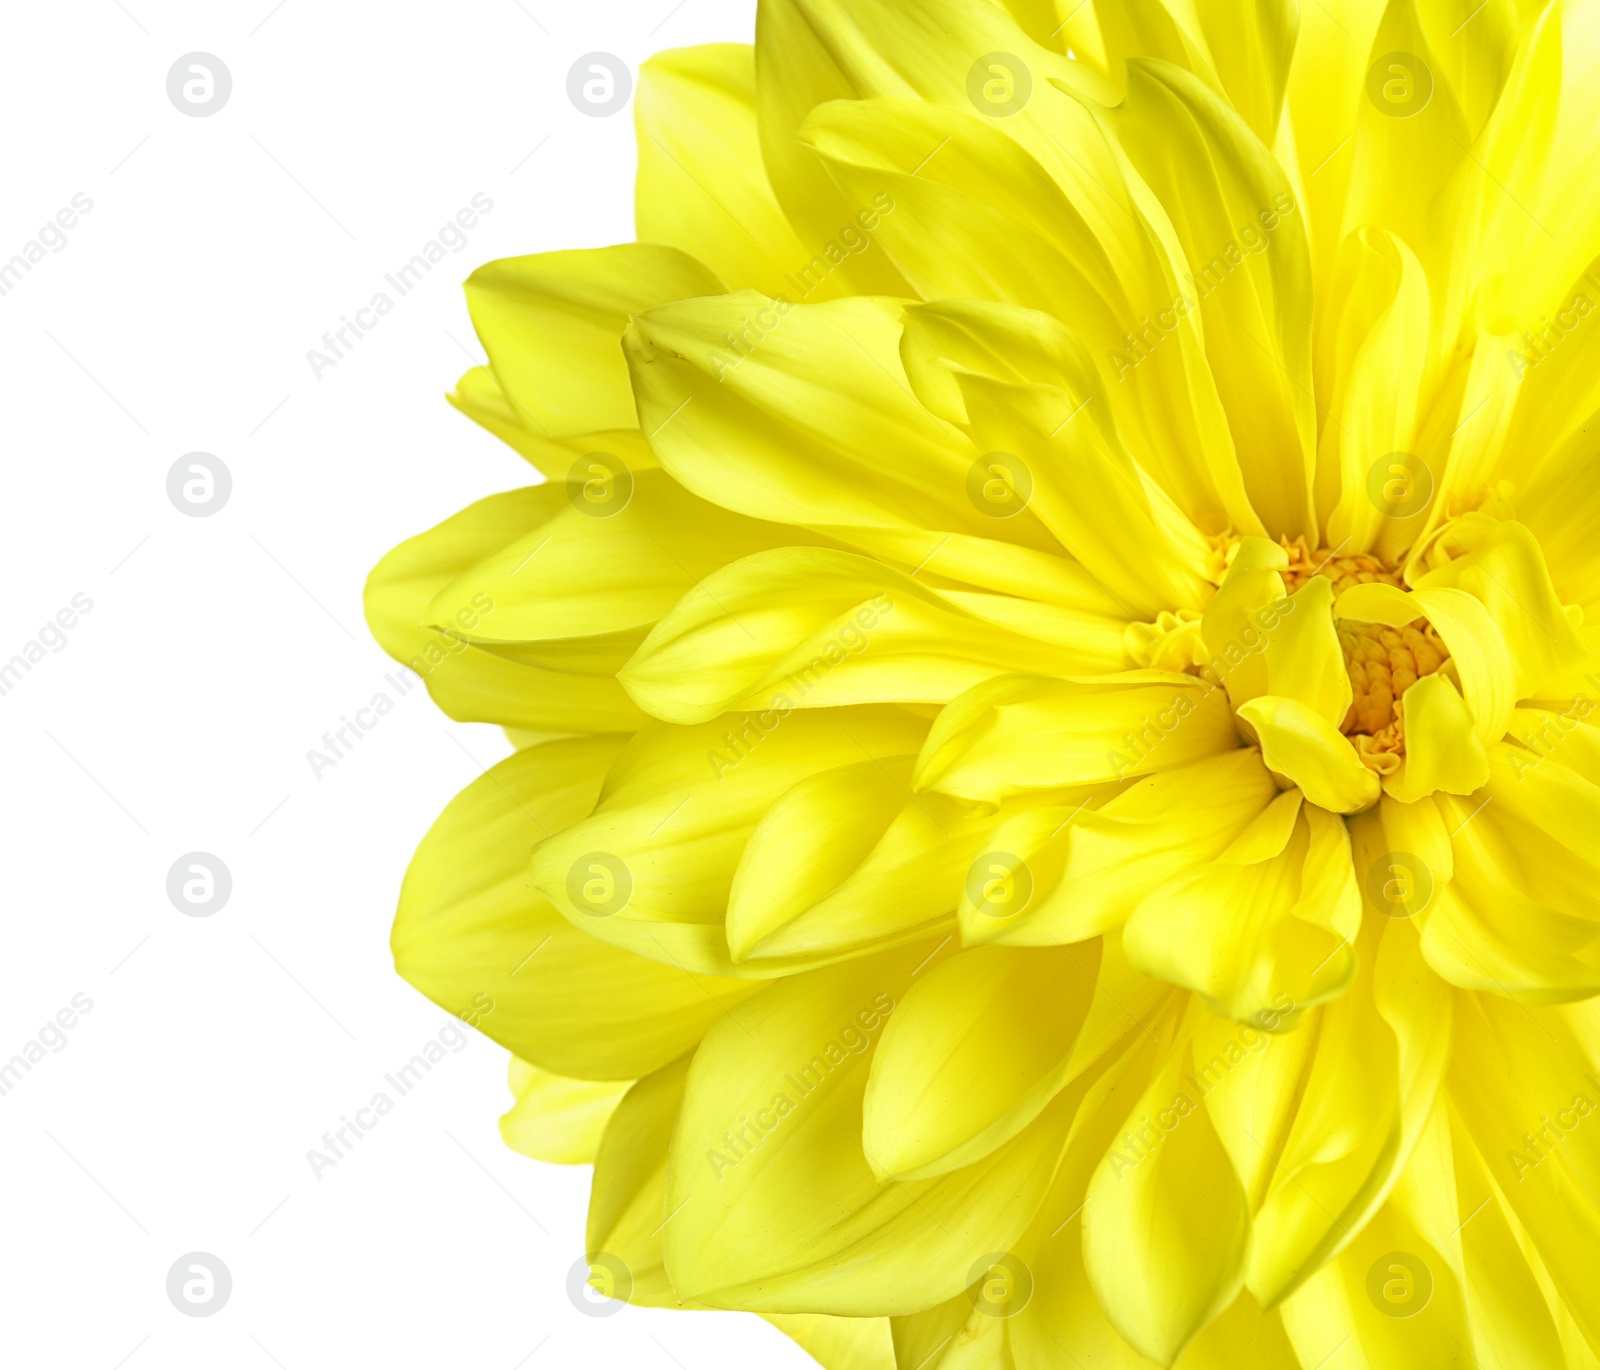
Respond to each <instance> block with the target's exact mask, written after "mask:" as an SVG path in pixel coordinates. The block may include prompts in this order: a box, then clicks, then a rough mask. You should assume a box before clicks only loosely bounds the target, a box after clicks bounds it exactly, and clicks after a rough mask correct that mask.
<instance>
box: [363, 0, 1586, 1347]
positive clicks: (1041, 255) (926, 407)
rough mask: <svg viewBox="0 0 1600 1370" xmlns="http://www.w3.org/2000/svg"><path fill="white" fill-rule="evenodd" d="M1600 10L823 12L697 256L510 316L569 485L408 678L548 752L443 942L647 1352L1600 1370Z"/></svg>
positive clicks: (659, 130) (715, 54)
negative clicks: (705, 1311)
mask: <svg viewBox="0 0 1600 1370" xmlns="http://www.w3.org/2000/svg"><path fill="white" fill-rule="evenodd" d="M1457 11H1459V13H1458V12H1457ZM1596 19H1597V11H1596V9H1595V6H1594V5H1593V3H1591V2H1590V0H1577V2H1576V3H1571V4H1564V3H1550V4H1545V3H1539V0H1524V2H1523V3H1517V4H1513V3H1511V0H1490V3H1489V4H1486V5H1480V6H1478V7H1477V8H1476V9H1473V8H1472V6H1471V4H1469V3H1467V0H1462V2H1461V3H1460V4H1450V3H1443V0H1441V3H1438V4H1422V3H1417V2H1414V0H1393V3H1390V4H1388V5H1386V6H1385V5H1383V4H1377V3H1367V2H1366V0H1339V3H1335V4H1333V5H1331V7H1325V6H1323V5H1321V4H1318V5H1315V6H1308V7H1306V8H1305V9H1304V10H1300V9H1299V7H1297V6H1296V5H1295V4H1293V3H1289V0H1282V2H1281V3H1280V2H1279V0H1263V3H1261V4H1258V5H1253V6H1244V7H1234V8H1231V9H1227V10H1226V11H1224V9H1223V8H1220V7H1217V6H1214V5H1207V4H1200V5H1184V4H1179V3H1176V0H1162V3H1156V4H1147V3H1141V2H1136V0H1093V3H1091V4H1085V5H1076V6H1073V5H1069V4H1067V3H1065V0H1062V3H1061V5H1060V6H1059V12H1058V7H1057V5H1056V4H1054V3H1035V2H1034V0H1009V3H1008V4H1007V5H1004V6H1002V5H1000V4H997V3H990V0H923V2H922V3H919V4H916V5H902V4H899V3H891V0H850V3H845V0H762V4H761V8H760V12H759V18H758V25H757V38H756V43H755V46H754V48H753V49H750V48H746V47H740V46H733V45H725V46H714V47H706V48H696V49H690V50H686V51H682V52H674V53H668V54H665V55H663V56H661V57H658V58H656V59H654V60H652V61H651V62H649V63H647V64H646V65H645V67H644V70H643V72H642V73H641V79H640V83H639V93H638V97H637V102H636V115H637V120H638V126H639V135H640V136H639V149H640V166H639V182H638V236H639V242H637V243H633V244H627V245H624V246H617V247H609V248H601V249H596V250H591V251H575V252H558V253H549V254H544V255H541V256H536V257H527V258H518V259H512V260H508V261H501V262H496V263H492V264H491V265H489V266H486V267H484V268H482V269H481V270H479V271H478V272H477V273H476V274H475V275H474V276H473V277H472V279H471V280H470V281H469V282H468V284H467V292H468V297H469V302H470V304H471V307H472V311H473V318H474V321H475V323H476V325H477V328H478V333H479V336H480V338H481V340H482V342H483V345H484V347H485V349H486V351H487V354H488V358H489V363H488V365H487V366H484V367H477V368H474V369H473V370H471V371H469V372H468V373H467V374H466V375H465V376H464V377H463V378H462V380H461V383H460V386H459V388H458V390H457V392H456V394H455V395H454V396H453V401H454V403H455V404H456V405H457V406H458V407H459V408H461V409H462V410H463V411H464V412H465V413H467V414H468V415H470V416H471V417H473V418H474V419H476V420H478V421H479V422H480V423H482V424H484V425H485V426H486V427H488V428H490V429H491V430H492V431H494V432H495V433H497V434H498V435H499V436H501V437H502V438H504V439H505V440H506V441H507V442H509V443H510V444H511V445H512V446H513V447H515V448H516V449H517V450H518V451H519V452H520V453H521V454H522V455H523V456H524V457H526V458H527V459H528V460H529V461H530V462H531V463H532V464H533V465H534V466H535V467H537V468H538V469H539V471H540V472H542V473H543V475H544V476H545V477H546V480H545V482H544V483H542V484H536V485H532V486H530V487H528V488H526V489H522V490H518V491H514V492H511V493H507V494H503V495H496V496H492V497H490V498H489V499H486V500H484V501H482V502H481V503H479V504H476V505H473V506H472V507H471V508H469V509H467V510H465V511H463V512H461V513H459V514H457V515H456V516H455V517H453V518H451V519H449V520H448V521H446V522H445V523H443V524H441V525H440V526H439V527H437V528H435V529H434V530H433V531H431V532H429V533H425V534H423V535H422V536H420V537H418V538H414V539H413V540H411V541H410V542H407V543H404V544H402V545H401V546H400V547H399V548H397V549H396V550H395V551H394V552H392V553H391V554H390V555H389V556H388V557H387V558H386V559H385V560H384V561H383V562H382V563H381V564H380V565H379V567H378V568H377V569H376V570H375V571H374V573H373V576H372V580H371V583H370V585H369V590H368V606H369V617H370V619H371V622H372V625H373V629H374V632H375V633H376V634H377V635H378V637H379V639H380V640H381V641H382V642H383V644H384V646H385V647H386V648H387V649H388V650H389V651H390V652H391V653H392V654H394V655H395V656H396V657H397V658H398V659H400V660H401V661H404V662H406V663H408V664H409V665H410V666H411V667H412V669H414V670H415V671H417V672H418V674H420V675H421V676H422V677H423V678H424V679H425V680H426V683H427V685H428V688H429V690H430V692H431V693H432V695H433V697H434V698H435V699H436V700H437V701H438V703H439V704H440V705H441V707H443V708H444V709H445V711H446V712H447V713H449V714H450V715H451V716H453V717H455V718H460V719H470V720H486V721H490V722H494V723H498V724H501V725H503V726H505V727H506V728H507V729H508V731H509V732H510V734H511V736H512V739H513V741H514V742H515V743H516V745H517V747H518V750H517V751H516V752H515V754H514V755H513V756H511V757H510V758H508V759H507V760H505V761H504V762H502V763H500V764H499V765H498V766H496V767H495V768H494V769H493V770H492V771H490V772H489V773H488V774H487V775H486V776H485V777H483V778H482V779H481V780H479V781H477V782H475V783H474V784H473V785H471V786H469V787H468V789H467V790H466V791H464V792H463V793H462V794H461V795H460V796H459V797H458V798H457V799H456V800H455V801H454V802H453V803H452V804H451V805H450V806H449V808H447V809H446V810H445V812H444V814H443V816H442V817H441V818H440V819H439V821H438V823H437V825H436V826H435V827H434V829H433V830H432V831H431V832H430V833H429V834H428V836H427V838H426V839H424V841H423V844H422V846H421V848H420V849H419V851H418V853H417V856H416V858H415V861H414V862H413V865H412V867H411V870H410V872H409V874H408V876H407V880H406V884H405V889H404V893H403V895H402V899H401V907H400V912H399V917H398V919H397V922H396V925H395V932H394V950H395V956H396V961H397V964H398V965H399V968H400V970H401V972H402V973H403V974H404V975H406V976H407V977H408V978H409V979H410V980H412V981H413V982H414V983H415V984H416V985H417V986H418V987H419V988H421V989H422V990H423V991H424V992H426V993H427V994H429V995H430V996H432V997H433V998H434V999H436V1000H437V1001H438V1002H439V1003H441V1004H442V1005H444V1006H445V1007H446V1008H448V1009H450V1010H451V1011H453V1012H458V1013H469V1012H470V1013H471V1014H472V1015H473V1020H474V1021H475V1022H476V1024H477V1026H479V1027H480V1028H481V1030H483V1031H484V1032H486V1033H487V1034H488V1035H489V1036H491V1037H492V1038H494V1039H495V1040H496V1041H499V1042H501V1043H503V1044H504V1045H505V1046H507V1047H509V1048H510V1049H511V1050H512V1052H513V1053H514V1054H515V1057H516V1058H517V1059H516V1061H515V1062H514V1065H513V1074H512V1083H513V1087H514V1089H515V1090H516V1092H517V1095H518V1099H519V1102H518V1105H517V1108H516V1109H515V1110H514V1111H513V1113H511V1114H509V1115H507V1119H506V1122H505V1128H506V1133H507V1137H508V1140H510V1141H512V1143H513V1145H518V1146H520V1147H522V1148H523V1149H526V1150H528V1151H530V1152H531V1153H532V1154H535V1155H540V1156H543V1157H545V1158H547V1159H553V1160H562V1161H573V1160H589V1159H594V1160H595V1162H596V1170H595V1178H594V1193H593V1199H592V1202H591V1208H590V1217H589V1228H588V1232H587V1234H586V1238H585V1248H586V1256H587V1259H588V1260H589V1261H590V1262H591V1263H592V1264H593V1266H594V1268H595V1269H596V1270H600V1271H603V1272H604V1277H605V1279H606V1281H607V1282H608V1284H607V1287H608V1288H610V1289H612V1290H613V1292H615V1291H616V1289H617V1280H618V1279H619V1278H620V1277H619V1275H618V1272H619V1271H620V1272H622V1273H623V1274H624V1275H625V1276H626V1279H625V1281H624V1285H625V1288H624V1289H623V1291H622V1292H623V1293H624V1294H625V1295H626V1296H627V1297H630V1298H631V1299H633V1301H635V1302H642V1303H647V1304H656V1305H664V1306H680V1305H693V1306H702V1307H705V1306H710V1307H719V1308H738V1309H748V1310H753V1311H756V1312H759V1313H763V1314H766V1315H768V1316H770V1317H772V1318H773V1319H774V1320H776V1321H778V1322H779V1324H780V1325H781V1326H783V1327H785V1329H786V1330H788V1331H790V1332H791V1333H792V1334H793V1335H794V1336H796V1337H797V1338H798V1339H800V1340H801V1341H802V1342H803V1344H805V1345H807V1346H808V1347H809V1348H810V1349H811V1350H812V1351H813V1354H815V1355H816V1356H817V1357H818V1358H819V1359H820V1360H822V1361H823V1363H824V1364H828V1365H832V1366H837V1367H855V1368H860V1370H867V1368H870V1370H888V1368H889V1367H896V1366H898V1367H902V1368H903V1370H911V1368H912V1367H922V1368H925V1370H931V1367H936V1366H937V1367H944V1370H958V1367H959V1368H961V1370H965V1368H966V1367H996V1368H997V1370H998V1368H999V1367H1017V1368H1019V1370H1034V1367H1044V1366H1051V1367H1054V1366H1059V1365H1064V1364H1080V1365H1116V1366H1127V1367H1133V1366H1141V1365H1148V1364H1152V1363H1153V1364H1157V1365H1162V1366H1168V1365H1172V1364H1174V1363H1177V1364H1179V1365H1181V1366H1184V1367H1188V1368H1190V1370H1200V1368H1201V1367H1210V1366H1218V1367H1221V1366H1228V1367H1233V1366H1243V1365H1255V1366H1260V1367H1264V1368H1265V1367H1271V1368H1272V1370H1277V1367H1304V1368H1305V1370H1313V1368H1314V1367H1323V1366H1331V1367H1335V1370H1337V1367H1338V1366H1341V1365H1346V1364H1348V1365H1358V1364H1364V1365H1368V1366H1372V1367H1379V1366H1383V1367H1388V1366H1408V1367H1409V1366H1423V1365H1427V1366H1432V1365H1440V1366H1444V1365H1456V1364H1461V1365H1467V1364H1480V1365H1494V1366H1504V1367H1522V1366H1541V1367H1543V1366H1573V1367H1578V1366H1589V1365H1592V1364H1594V1361H1595V1356H1596V1355H1597V1354H1600V1292H1597V1291H1600V1284H1597V1283H1596V1281H1595V1279H1594V1269H1595V1262H1596V1258H1597V1257H1600V1119H1597V1118H1594V1117H1593V1116H1592V1115H1593V1114H1594V1112H1595V1110H1596V1108H1597V1107H1600V1008H1597V1004H1600V1000H1597V999H1596V997H1595V996H1596V995H1597V992H1600V902H1597V897H1596V891H1597V890H1600V837H1597V834H1600V719H1596V718H1595V717H1594V716H1593V713H1594V702H1593V696H1594V695H1595V694H1596V693H1597V691H1600V674H1596V671H1597V663H1596V661H1595V659H1594V658H1595V650H1596V646H1597V643H1596V634H1595V631H1594V629H1593V628H1592V627H1591V626H1589V625H1588V623H1587V614H1588V611H1589V609H1590V607H1591V606H1593V605H1595V604H1597V603H1600V494H1597V491H1596V484H1595V480H1594V476H1593V469H1594V460H1595V451H1594V449H1595V443H1596V439H1595V436H1594V434H1595V431H1596V418H1597V411H1600V391H1597V389H1596V385H1595V382H1594V376H1595V375H1596V374H1597V372H1596V362H1597V360H1600V341H1597V339H1600V323H1597V322H1595V321H1594V320H1593V319H1592V316H1593V314H1594V312H1595V301H1596V299H1597V297H1600V277H1591V275H1590V274H1589V272H1590V261H1591V258H1592V257H1594V255H1595V253H1596V252H1597V251H1600V200H1597V199H1596V198H1595V197H1594V196H1593V194H1592V186H1591V184H1590V182H1591V181H1592V176H1590V175H1589V174H1588V173H1589V172H1590V171H1591V170H1592V168H1593V164H1594V156H1595V153H1594V149H1595V148H1596V147H1597V146H1600V143H1597V141H1596V140H1597V138H1600V99H1597V97H1596V96H1595V94H1594V92H1595V91H1596V89H1600V86H1597V84H1596V80H1597V76H1600V72H1597V70H1596V68H1597V66H1600V36H1597V31H1596ZM486 1003H487V1004H488V1005H489V1006H490V1007H489V1008H488V1009H487V1010H485V1008H484V1005H485V1004H486Z"/></svg>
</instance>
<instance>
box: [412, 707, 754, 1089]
mask: <svg viewBox="0 0 1600 1370" xmlns="http://www.w3.org/2000/svg"><path fill="white" fill-rule="evenodd" d="M621 741H622V739H620V738H594V739H586V740H582V741H572V742H551V743H548V744H546V745H544V746H542V747H530V748H528V749H527V750H525V751H521V752H517V753H516V754H515V755H513V756H510V757H507V758H506V759H505V760H504V761H502V762H500V763H499V765H497V766H494V767H492V768H491V769H490V770H489V771H487V772H486V773H485V774H484V775H483V776H481V777H480V778H479V779H477V780H475V781H473V783H472V784H471V785H469V786H467V788H466V789H465V790H463V791H462V792H461V793H460V794H459V795H457V796H456V798H455V799H454V800H452V801H451V803H450V805H449V806H448V807H447V808H446V809H445V811H444V812H443V813H442V814H441V815H440V816H439V818H438V820H437V821H436V822H435V823H434V825H433V827H432V828H431V829H429V831H428V835H427V836H426V837H424V838H423V840H422V843H421V845H420V846H419V847H418V848H417V853H416V855H415V856H414V857H413V858H412V861H411V866H410V868H409V869H408V870H407V872H406V879H405V884H404V885H403V886H402V888H401V891H400V908H399V912H398V913H397V914H396V915H395V924H394V934H393V938H392V943H393V950H394V959H395V968H396V969H397V970H398V971H399V972H400V974H401V975H403V976H404V977H405V978H406V979H407V980H409V981H411V983H412V984H414V985H415V986H416V987H417V988H418V989H420V990H421V991H422V992H423V993H424V994H426V995H427V996H428V997H429V998H430V999H432V1000H433V1001H434V1002H435V1003H437V1004H439V1005H440V1007H442V1008H444V1009H447V1010H448V1011H449V1012H451V1013H456V1014H463V1015H469V1016H471V1017H476V1018H477V1020H478V1026H479V1027H480V1029H481V1030H482V1031H483V1032H484V1033H485V1034H487V1035H488V1036H489V1037H492V1038H493V1039H494V1040H495V1041H497V1042H499V1043H500V1044H501V1045H502V1046H505V1047H508V1048H510V1050H512V1051H513V1052H515V1053H516V1054H517V1055H518V1056H520V1057H521V1058H522V1059H523V1060H525V1061H528V1062H530V1063H532V1064H534V1065H537V1066H539V1067H540V1068H541V1069H544V1070H548V1071H551V1072H553V1073H555V1074H558V1075H564V1076H568V1077H572V1078H576V1079H588V1080H629V1079H633V1078H635V1077H636V1076H639V1075H643V1074H646V1073H647V1072H649V1071H652V1070H655V1069H656V1068H657V1067H659V1066H660V1065H662V1064H664V1063H665V1062H666V1061H669V1060H671V1059H672V1058H673V1057H675V1056H677V1055H679V1054H680V1053H682V1052H683V1051H685V1050H687V1049H688V1048H689V1047H691V1046H693V1045H694V1044H695V1043H696V1042H697V1041H699V1040H700V1037H701V1035H702V1034H703V1033H704V1032H705V1030H706V1028H707V1027H709V1026H710V1025H711V1023H713V1022H714V1021H716V1019H718V1018H719V1017H721V1016H722V1014H723V1012H724V1009H723V1007H722V1005H724V1004H733V1003H737V1002H738V1000H739V998H740V997H742V996H743V995H744V994H745V993H748V990H747V989H746V987H745V986H743V985H740V984H723V983H719V982H716V981H708V980H700V981H697V980H696V979H695V978H694V977H692V976H690V975H688V974H686V973H685V972H684V971H682V970H679V969H677V968H676V967H674V966H670V965H667V966H662V965H658V964H656V963H655V962H653V961H647V960H644V959H643V958H640V957H636V956H630V955H628V954H627V953H626V952H620V951H617V950H616V949H615V948H613V947H608V946H606V945H605V944H604V943H602V942H599V941H596V940H595V939H594V938H592V937H589V936H587V935H586V934H584V933H583V932H580V931H579V930H578V929H577V928H575V927H573V926H572V925H571V924H569V923H568V922H567V921H566V920H565V919H564V918H562V917H561V915H560V914H558V913H557V912H556V911H555V909H553V908H552V907H551V906H550V904H549V902H548V901H547V900H546V899H544V898H543V897H542V896H541V895H540V894H538V893H537V892H535V891H534V890H531V889H529V888H528V884H527V852H528V850H529V848H531V847H532V846H533V845H534V843H536V842H537V841H539V839H540V838H542V837H544V836H545V834H546V833H547V832H548V831H550V830H559V829H561V828H565V827H567V826H568V825H569V824H572V823H574V822H576V821H577V820H578V819H580V818H582V817H583V816H584V815H585V814H587V813H588V812H589V810H590V808H591V807H592V806H593V804H594V798H595V794H596V793H597V791H598V790H599V788H600V782H601V780H602V779H603V778H604V776H605V773H606V770H607V767H608V766H609V765H610V764H611V760H612V758H613V757H614V756H615V755H616V754H617V752H618V750H619V747H620V744H621ZM719 1001H720V1002H719Z"/></svg>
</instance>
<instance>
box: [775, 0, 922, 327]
mask: <svg viewBox="0 0 1600 1370" xmlns="http://www.w3.org/2000/svg"><path fill="white" fill-rule="evenodd" d="M809 8H810V7H809V6H807V5H804V4H797V3H795V0H771V2H770V3H768V4H765V5H762V6H761V7H760V8H759V9H758V10H757V12H756V45H755V48H756V51H755V61H756V68H755V69H756V85H755V99H756V128H757V131H758V133H759V134H760V138H761V159H762V162H763V163H764V164H765V166H766V171H767V175H768V177H769V178H770V179H771V183H772V191H773V194H774V195H775V196H776V197H777V200H778V203H779V204H780V205H781V206H782V207H783V212H784V215H785V217H786V218H787V219H788V220H789V222H790V223H791V224H793V225H794V230H795V232H796V234H798V236H799V238H800V240H801V241H802V242H805V243H812V244H821V243H827V242H831V241H834V239H835V235H837V234H840V233H841V232H842V231H843V230H844V229H845V228H846V227H847V226H849V225H850V224H853V223H856V222H858V221H857V219H856V215H857V214H859V213H862V212H864V211H867V210H868V209H869V208H870V206H868V205H866V204H858V203H856V202H855V201H853V200H851V199H849V198H848V197H847V196H845V195H844V194H842V193H841V192H840V191H839V189H838V188H837V187H836V186H835V185H834V183H833V181H832V180H831V179H830V177H829V176H828V173H827V171H826V170H825V169H824V167H823V165H822V163H821V162H820V161H819V160H818V159H817V156H816V154H815V153H814V152H812V151H811V149H810V148H808V147H806V146H805V145H804V144H803V143H801V141H800V139H799V136H798V135H799V132H800V126H801V125H802V124H804V123H805V121H806V117H807V116H808V115H809V114H810V113H811V111H812V110H813V109H815V108H816V107H817V106H818V105H820V104H822V103H824V102H825V101H828V100H841V99H845V100H848V99H853V98H855V97H856V96H857V95H860V94H862V93H864V92H862V91H861V90H860V88H859V87H858V84H857V74H856V72H855V71H854V70H853V69H852V66H853V64H850V63H848V61H847V60H845V59H843V54H842V53H841V51H840V49H839V47H838V45H837V44H834V43H831V42H829V41H828V40H827V38H826V37H825V35H824V33H823V32H821V31H819V27H818V25H817V23H816V19H815V17H814V15H813V14H811V13H808V10H809ZM839 256H840V261H839V262H838V263H837V266H836V271H835V273H834V276H835V278H836V280H837V283H838V285H839V288H840V289H842V290H843V291H845V292H846V293H852V292H858V293H864V294H877V295H898V296H906V295H910V294H912V293H913V292H912V290H911V288H910V287H909V286H908V285H907V284H906V281H905V277H903V276H902V275H901V274H900V273H899V272H898V271H897V270H896V269H895V267H894V265H893V263H891V262H890V261H888V260H887V258H885V257H884V256H883V255H882V254H880V253H877V252H866V253H862V254H860V255H859V256H858V255H855V254H853V253H850V252H846V251H841V252H840V254H839Z"/></svg>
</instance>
